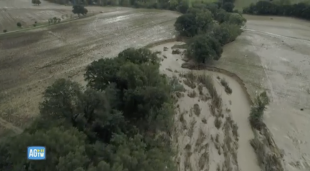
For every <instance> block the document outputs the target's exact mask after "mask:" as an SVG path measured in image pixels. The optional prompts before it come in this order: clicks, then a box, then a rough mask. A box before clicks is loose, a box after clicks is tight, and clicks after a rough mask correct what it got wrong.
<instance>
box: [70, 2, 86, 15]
mask: <svg viewBox="0 0 310 171" xmlns="http://www.w3.org/2000/svg"><path fill="white" fill-rule="evenodd" d="M72 8H73V9H72V12H73V14H77V15H79V16H80V15H81V14H82V15H86V14H87V13H88V10H87V9H86V8H85V7H84V6H82V5H74V6H73V7H72Z"/></svg>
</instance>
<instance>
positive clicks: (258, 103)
mask: <svg viewBox="0 0 310 171" xmlns="http://www.w3.org/2000/svg"><path fill="white" fill-rule="evenodd" d="M268 104H269V99H268V96H267V93H266V92H262V93H261V94H259V95H258V96H257V97H256V99H255V101H254V105H253V106H252V108H251V113H250V118H249V120H250V123H251V125H252V127H253V128H255V129H257V130H260V129H261V128H262V126H263V125H264V123H263V121H262V118H263V114H264V111H265V109H266V105H268Z"/></svg>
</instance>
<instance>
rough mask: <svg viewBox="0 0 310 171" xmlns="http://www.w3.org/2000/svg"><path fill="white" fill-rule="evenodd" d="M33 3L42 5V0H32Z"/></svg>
mask: <svg viewBox="0 0 310 171" xmlns="http://www.w3.org/2000/svg"><path fill="white" fill-rule="evenodd" d="M32 4H34V5H40V4H41V1H40V0H32Z"/></svg>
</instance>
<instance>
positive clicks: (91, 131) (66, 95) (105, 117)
mask: <svg viewBox="0 0 310 171" xmlns="http://www.w3.org/2000/svg"><path fill="white" fill-rule="evenodd" d="M43 97H44V101H43V102H42V103H41V105H40V113H41V118H39V119H38V121H36V125H35V126H34V127H33V128H32V130H35V129H37V128H41V129H43V128H44V129H48V128H49V127H52V126H55V125H64V126H67V127H70V126H74V127H76V128H78V129H79V130H81V131H84V132H85V134H86V135H87V136H88V138H89V140H90V141H95V140H96V139H100V140H102V141H103V142H109V141H110V139H111V137H112V134H113V132H118V131H119V130H120V129H121V128H120V127H121V125H122V124H123V123H122V122H123V116H122V114H121V113H120V112H119V111H117V110H114V109H111V108H110V105H109V104H110V103H109V101H108V99H107V98H106V96H105V93H104V92H99V91H96V90H92V89H87V90H86V91H84V92H83V91H82V90H81V87H80V86H79V85H78V84H77V83H74V82H71V81H67V80H64V79H60V80H57V81H56V82H55V83H54V84H53V85H52V86H50V87H48V88H47V90H46V91H45V93H44V95H43ZM48 120H53V121H54V122H47V121H48ZM45 122H46V123H45ZM111 123H113V124H111Z"/></svg>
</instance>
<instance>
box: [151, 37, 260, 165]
mask: <svg viewBox="0 0 310 171" xmlns="http://www.w3.org/2000/svg"><path fill="white" fill-rule="evenodd" d="M175 44H180V43H179V42H170V43H164V44H161V45H157V46H154V47H152V48H151V50H153V51H159V53H160V54H159V56H160V57H161V60H162V65H161V71H162V72H163V73H165V74H166V75H168V76H169V77H171V78H174V80H176V81H178V82H179V84H180V85H182V86H181V87H184V92H183V93H180V94H178V95H177V97H178V103H177V106H176V115H175V125H176V126H175V137H174V142H175V144H176V149H177V151H178V154H177V157H176V162H177V163H178V166H179V169H180V170H181V171H185V170H192V171H196V170H197V171H199V170H203V171H205V170H206V171H208V170H210V171H213V170H230V171H235V170H236V171H237V170H242V171H247V170H251V171H260V167H259V166H258V162H257V159H256V155H255V152H254V150H253V148H252V147H251V145H250V143H249V141H250V140H251V139H253V138H254V134H253V132H252V129H251V126H250V124H249V121H248V116H249V113H250V103H249V101H248V99H247V97H246V93H245V92H244V90H243V88H242V87H241V86H240V84H239V83H238V82H237V81H236V80H234V79H232V78H231V77H228V76H226V75H224V74H221V73H218V72H212V71H203V70H201V71H191V70H189V69H185V68H182V64H183V63H184V61H183V60H182V58H183V55H182V52H183V51H182V50H181V49H178V50H179V51H180V54H172V51H175V50H177V49H175V48H172V47H174V45H175ZM223 82H226V84H223ZM223 85H227V86H228V88H229V89H230V90H228V91H227V90H226V89H225V86H223Z"/></svg>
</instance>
